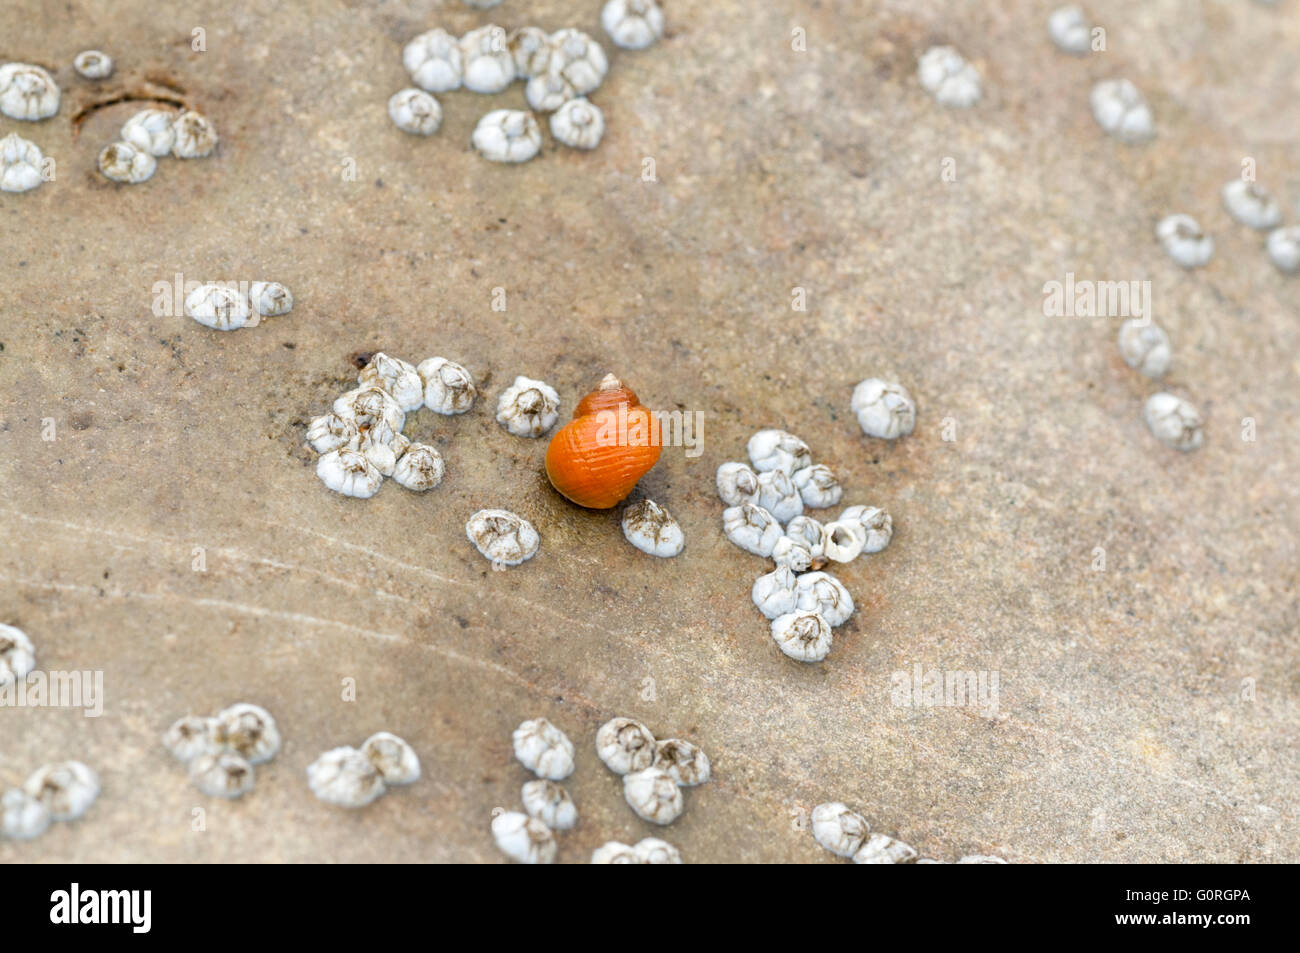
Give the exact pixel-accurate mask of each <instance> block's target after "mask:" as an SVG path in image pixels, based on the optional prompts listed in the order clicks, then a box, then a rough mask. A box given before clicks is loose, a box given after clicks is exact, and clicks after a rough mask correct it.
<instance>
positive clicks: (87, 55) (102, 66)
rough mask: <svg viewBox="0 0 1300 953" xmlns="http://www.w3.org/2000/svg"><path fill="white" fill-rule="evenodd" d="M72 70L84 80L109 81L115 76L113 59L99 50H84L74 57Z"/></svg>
mask: <svg viewBox="0 0 1300 953" xmlns="http://www.w3.org/2000/svg"><path fill="white" fill-rule="evenodd" d="M72 68H73V69H75V70H76V71H77V73H78V74H79V75H80V76H82V77H83V78H84V79H107V78H108V77H109V76H111V75H112V74H113V58H112V57H111V56H109V55H108V54H107V53H103V52H101V51H99V50H82V51H81V52H80V53H78V54H77V55H76V56H75V57H73V60H72Z"/></svg>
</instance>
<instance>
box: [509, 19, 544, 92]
mask: <svg viewBox="0 0 1300 953" xmlns="http://www.w3.org/2000/svg"><path fill="white" fill-rule="evenodd" d="M506 46H508V47H509V48H510V55H511V56H512V57H514V60H515V75H516V76H517V77H518V78H519V79H525V80H526V79H532V78H533V77H534V76H540V75H542V74H543V73H545V72H546V67H547V65H548V64H549V63H550V62H551V49H552V46H551V37H550V34H548V33H547V32H546V31H545V30H543V29H542V28H541V27H535V26H522V27H520V28H519V29H517V30H515V31H514V32H513V33H511V34H510V36H509V37H507V39H506Z"/></svg>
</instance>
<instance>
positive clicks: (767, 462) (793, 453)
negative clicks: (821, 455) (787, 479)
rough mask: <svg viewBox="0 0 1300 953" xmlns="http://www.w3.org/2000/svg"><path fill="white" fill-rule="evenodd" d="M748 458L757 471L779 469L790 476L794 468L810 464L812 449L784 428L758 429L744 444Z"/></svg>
mask: <svg viewBox="0 0 1300 953" xmlns="http://www.w3.org/2000/svg"><path fill="white" fill-rule="evenodd" d="M746 450H748V452H749V459H750V461H751V462H752V463H753V464H754V469H755V470H757V471H758V472H759V473H765V472H767V471H769V470H781V471H783V472H784V473H785V474H786V475H787V476H792V475H793V474H794V472H795V471H796V470H802V469H803V468H804V467H808V466H812V451H811V450H809V449H808V444H806V443H804V442H803V441H802V440H800V439H799V438H798V437H796V436H795V435H794V434H792V433H788V432H786V431H784V430H760V431H758V433H756V434H754V436H752V437H750V438H749V443H748V444H747V445H746Z"/></svg>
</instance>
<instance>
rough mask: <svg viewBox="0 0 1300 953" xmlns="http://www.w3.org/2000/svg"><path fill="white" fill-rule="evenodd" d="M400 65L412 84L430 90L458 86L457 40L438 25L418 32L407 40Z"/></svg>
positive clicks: (460, 72) (460, 71) (442, 90)
mask: <svg viewBox="0 0 1300 953" xmlns="http://www.w3.org/2000/svg"><path fill="white" fill-rule="evenodd" d="M402 65H403V66H405V67H406V71H407V72H408V73H410V74H411V80H412V81H413V82H414V83H415V85H417V86H419V87H420V88H421V89H426V90H428V91H429V92H431V93H445V92H449V91H450V90H453V89H457V88H459V87H460V84H461V79H462V77H463V75H464V64H463V60H462V58H461V52H460V41H459V40H458V39H456V37H454V36H452V35H451V34H450V33H448V32H447V31H446V30H442V29H438V30H429V31H428V32H427V33H421V34H420V35H419V36H417V37H416V38H415V39H413V40H411V42H409V43H407V44H406V46H405V47H404V48H403V49H402Z"/></svg>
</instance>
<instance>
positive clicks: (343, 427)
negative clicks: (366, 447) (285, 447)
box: [307, 411, 361, 453]
mask: <svg viewBox="0 0 1300 953" xmlns="http://www.w3.org/2000/svg"><path fill="white" fill-rule="evenodd" d="M360 438H361V433H360V431H358V430H357V425H356V424H354V423H353V422H352V420H351V419H350V418H347V417H341V416H339V415H338V414H336V413H334V412H333V411H331V412H330V413H328V414H322V415H321V416H319V417H316V418H313V420H312V422H311V423H310V424H308V425H307V442H308V443H309V444H311V447H312V449H313V450H315V451H316V452H317V453H329V452H330V451H331V450H337V449H338V448H339V447H342V446H346V445H347V444H349V443H351V442H352V441H353V440H360Z"/></svg>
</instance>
